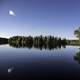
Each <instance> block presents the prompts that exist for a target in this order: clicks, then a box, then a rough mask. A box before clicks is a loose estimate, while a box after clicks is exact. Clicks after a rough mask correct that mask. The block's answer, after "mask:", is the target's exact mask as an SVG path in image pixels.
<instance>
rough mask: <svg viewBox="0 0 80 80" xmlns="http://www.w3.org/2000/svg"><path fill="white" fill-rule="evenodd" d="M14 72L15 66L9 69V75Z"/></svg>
mask: <svg viewBox="0 0 80 80" xmlns="http://www.w3.org/2000/svg"><path fill="white" fill-rule="evenodd" d="M13 70H14V67H13V66H9V68H8V73H9V74H10V73H12V71H13Z"/></svg>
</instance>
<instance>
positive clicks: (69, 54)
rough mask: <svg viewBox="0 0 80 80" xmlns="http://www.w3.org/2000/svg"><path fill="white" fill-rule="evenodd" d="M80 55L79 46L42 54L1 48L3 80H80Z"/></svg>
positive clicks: (35, 49)
mask: <svg viewBox="0 0 80 80" xmlns="http://www.w3.org/2000/svg"><path fill="white" fill-rule="evenodd" d="M77 53H79V47H78V46H66V47H65V48H63V47H61V48H56V49H55V48H54V49H51V50H49V49H42V50H40V49H38V48H34V47H33V48H31V49H29V48H15V47H11V46H9V45H0V80H3V79H8V80H20V79H21V80H31V79H32V80H33V79H36V80H39V79H40V80H45V79H48V80H51V79H52V80H60V79H62V80H65V79H67V80H68V79H73V80H80V64H79V61H78V59H76V58H75V57H74V56H76V54H77ZM79 60H80V59H79ZM50 78H51V79H50Z"/></svg>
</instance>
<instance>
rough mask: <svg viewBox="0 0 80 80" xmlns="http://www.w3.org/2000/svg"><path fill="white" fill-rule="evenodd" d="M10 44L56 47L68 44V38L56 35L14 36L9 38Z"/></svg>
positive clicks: (15, 45)
mask: <svg viewBox="0 0 80 80" xmlns="http://www.w3.org/2000/svg"><path fill="white" fill-rule="evenodd" d="M8 42H9V44H10V45H11V46H14V47H29V48H31V47H36V48H54V47H61V46H64V45H66V44H67V42H66V39H61V38H57V37H54V36H42V35H40V36H35V37H32V36H27V37H25V36H13V37H10V38H9V40H8Z"/></svg>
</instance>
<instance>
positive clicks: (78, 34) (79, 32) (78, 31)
mask: <svg viewBox="0 0 80 80" xmlns="http://www.w3.org/2000/svg"><path fill="white" fill-rule="evenodd" d="M74 35H76V37H77V38H79V44H80V27H79V28H78V29H76V30H75V31H74Z"/></svg>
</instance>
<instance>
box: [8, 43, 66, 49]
mask: <svg viewBox="0 0 80 80" xmlns="http://www.w3.org/2000/svg"><path fill="white" fill-rule="evenodd" d="M9 45H10V46H11V47H14V48H28V49H31V48H33V47H34V48H37V49H40V50H42V49H45V50H46V49H48V50H52V49H61V48H66V45H38V44H37V45H33V44H29V45H28V44H9Z"/></svg>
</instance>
